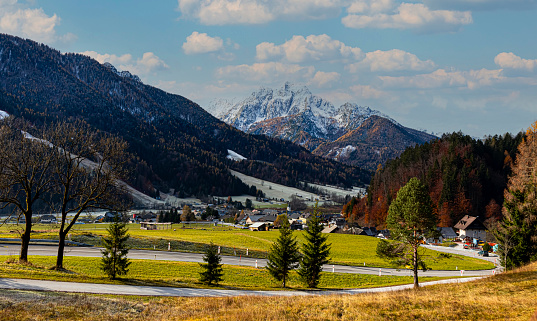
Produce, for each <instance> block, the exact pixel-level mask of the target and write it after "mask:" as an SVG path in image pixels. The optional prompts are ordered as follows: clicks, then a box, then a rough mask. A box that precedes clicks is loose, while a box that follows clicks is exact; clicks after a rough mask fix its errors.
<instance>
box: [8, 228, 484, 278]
mask: <svg viewBox="0 0 537 321" xmlns="http://www.w3.org/2000/svg"><path fill="white" fill-rule="evenodd" d="M128 226H129V234H130V235H131V236H132V237H134V238H136V239H139V240H141V241H140V243H143V244H155V245H154V246H155V248H157V249H158V247H157V244H159V246H160V248H161V249H164V246H166V247H167V243H168V242H169V241H171V242H178V241H179V242H190V243H192V244H198V245H203V244H209V243H210V242H213V243H215V244H217V245H220V246H225V247H227V248H229V249H236V251H235V252H236V253H237V255H239V254H242V255H244V253H245V252H246V249H248V250H249V252H250V253H252V252H254V253H256V252H259V253H261V254H263V253H266V252H268V251H269V249H270V246H271V244H272V243H273V242H274V241H275V240H276V239H277V238H278V234H279V232H278V231H277V230H273V231H268V232H252V231H249V230H241V229H235V228H230V227H220V226H218V227H214V226H211V225H201V224H199V225H197V226H196V225H194V226H189V225H185V227H191V228H184V229H183V228H182V227H183V224H174V225H173V229H175V231H174V230H173V229H168V230H154V231H146V230H141V229H140V228H139V227H140V225H139V224H129V225H128ZM8 227H9V226H8ZM8 227H6V226H5V225H4V226H2V227H1V228H0V237H16V234H14V233H9V230H10V229H8ZM11 230H13V229H11ZM33 230H34V231H35V233H33V235H32V237H33V238H36V239H37V238H54V237H56V232H55V230H54V226H52V225H36V226H35V227H34V229H33ZM106 233H107V232H106V224H80V225H75V227H74V228H73V230H72V232H71V234H72V235H73V238H75V237H76V236H77V235H83V234H93V235H106ZM303 233H304V232H302V231H296V232H295V233H294V235H296V237H297V239H298V241H299V243H302V242H303V240H304V238H303ZM142 241H143V242H142ZM328 241H329V243H331V244H332V253H331V258H332V262H333V263H335V264H344V265H360V266H363V265H364V263H365V265H366V266H373V267H392V266H391V265H390V264H389V263H388V262H386V261H384V260H382V259H380V258H379V257H377V256H376V246H377V243H378V241H379V240H378V239H377V238H373V237H368V236H357V235H349V234H329V236H328ZM144 248H151V247H150V246H144ZM198 248H200V249H201V248H202V246H200V247H198ZM172 249H173V247H172ZM194 251H196V250H194ZM232 252H233V251H232ZM422 252H423V254H424V255H425V261H426V262H427V264H428V266H429V267H430V268H431V269H433V270H456V269H459V270H480V269H491V268H494V264H492V263H490V262H487V261H484V260H480V259H477V258H471V257H464V256H458V255H453V256H452V257H451V258H441V259H436V257H437V252H435V251H431V250H427V249H422Z"/></svg>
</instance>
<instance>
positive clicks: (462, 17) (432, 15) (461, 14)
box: [341, 3, 473, 32]
mask: <svg viewBox="0 0 537 321" xmlns="http://www.w3.org/2000/svg"><path fill="white" fill-rule="evenodd" d="M350 8H352V6H351V7H350ZM384 9H385V8H384ZM354 11H357V9H354ZM341 21H342V23H343V24H344V25H345V26H346V27H348V28H356V29H361V28H380V29H413V30H416V31H419V32H450V31H457V30H459V29H460V28H461V27H462V26H463V25H467V24H470V23H472V22H473V20H472V14H471V13H470V11H451V10H431V9H429V8H428V7H427V6H425V5H424V4H422V3H402V4H400V5H399V7H397V9H396V10H395V11H394V12H388V13H386V12H380V13H373V14H368V13H366V14H356V13H349V15H348V16H346V17H343V18H342V20H341Z"/></svg>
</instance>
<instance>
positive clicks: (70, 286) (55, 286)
mask: <svg viewBox="0 0 537 321" xmlns="http://www.w3.org/2000/svg"><path fill="white" fill-rule="evenodd" d="M480 278H481V277H474V278H464V279H448V280H440V281H433V282H422V283H420V286H429V285H435V284H448V283H463V282H469V281H474V280H477V279H480ZM412 287H413V284H406V285H397V286H389V287H382V288H371V289H349V290H334V291H249V290H216V289H193V288H171V287H158V286H134V285H118V284H94V283H75V282H57V281H43V280H25V279H3V278H0V289H13V290H30V291H58V292H74V293H97V294H114V295H143V296H181V297H211V296H212V297H223V296H241V295H260V296H298V295H329V294H359V293H378V292H390V291H400V290H405V289H411V288H412Z"/></svg>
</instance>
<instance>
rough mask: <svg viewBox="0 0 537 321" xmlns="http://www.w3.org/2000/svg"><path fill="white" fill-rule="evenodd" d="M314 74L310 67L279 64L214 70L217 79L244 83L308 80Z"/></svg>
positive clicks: (259, 64)
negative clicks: (239, 80)
mask: <svg viewBox="0 0 537 321" xmlns="http://www.w3.org/2000/svg"><path fill="white" fill-rule="evenodd" d="M314 73H315V68H314V67H312V66H309V67H302V66H300V65H296V64H283V63H281V62H267V63H256V64H253V65H237V66H226V67H221V68H218V69H217V70H216V76H217V77H218V78H226V79H241V80H246V81H264V82H267V81H272V82H273V83H274V82H282V81H286V80H291V81H297V80H301V81H303V80H309V79H311V77H312V76H313V75H314Z"/></svg>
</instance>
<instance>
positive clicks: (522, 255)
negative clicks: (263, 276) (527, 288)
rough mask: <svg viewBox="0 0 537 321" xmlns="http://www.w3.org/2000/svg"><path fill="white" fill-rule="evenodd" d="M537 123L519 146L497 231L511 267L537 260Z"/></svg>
mask: <svg viewBox="0 0 537 321" xmlns="http://www.w3.org/2000/svg"><path fill="white" fill-rule="evenodd" d="M536 159H537V122H535V123H534V124H533V125H532V126H531V127H530V128H529V129H528V130H527V132H526V138H525V139H524V140H523V141H522V142H521V143H520V145H519V147H518V155H517V158H516V162H515V165H514V166H513V168H512V175H511V177H510V178H509V181H508V183H507V188H506V190H505V195H504V196H505V201H504V205H503V213H504V218H503V220H502V221H501V224H500V226H499V228H498V231H497V233H496V238H497V239H498V241H499V243H500V245H501V246H500V259H501V261H502V265H503V266H504V267H505V268H507V269H511V268H514V267H517V266H520V265H523V264H526V263H529V262H531V261H534V260H536V259H537V161H536Z"/></svg>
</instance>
